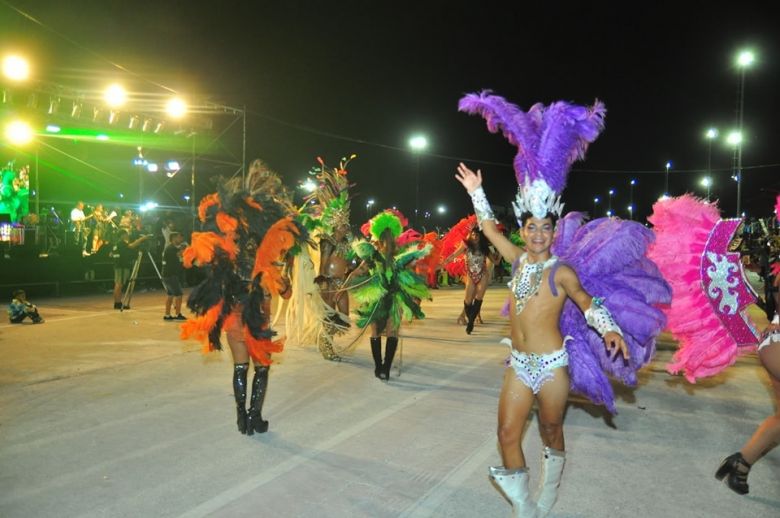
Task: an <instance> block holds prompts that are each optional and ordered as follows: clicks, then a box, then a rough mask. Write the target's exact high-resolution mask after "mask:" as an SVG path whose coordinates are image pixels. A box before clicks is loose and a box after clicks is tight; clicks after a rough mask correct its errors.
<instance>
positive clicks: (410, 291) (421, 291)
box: [348, 211, 431, 380]
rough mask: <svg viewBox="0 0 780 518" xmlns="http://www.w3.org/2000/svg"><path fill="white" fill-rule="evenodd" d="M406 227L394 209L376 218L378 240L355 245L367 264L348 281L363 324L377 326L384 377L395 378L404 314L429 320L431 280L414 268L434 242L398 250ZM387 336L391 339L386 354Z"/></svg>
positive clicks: (375, 352) (375, 341)
mask: <svg viewBox="0 0 780 518" xmlns="http://www.w3.org/2000/svg"><path fill="white" fill-rule="evenodd" d="M402 230H403V227H402V225H401V220H400V219H399V218H398V216H396V215H395V214H393V213H391V212H389V211H385V212H382V213H380V214H378V215H377V216H375V217H374V218H372V219H371V220H370V221H369V232H370V235H371V236H372V238H373V241H371V242H369V241H362V240H361V241H358V242H357V243H355V244H354V246H353V248H354V250H355V253H356V254H357V256H358V258H360V259H361V260H362V261H363V262H362V263H361V265H360V266H359V267H358V268H357V269H356V270H355V272H354V274H355V275H356V277H355V278H354V279H351V280H350V282H348V286H350V287H351V289H352V290H353V291H352V294H353V296H354V298H355V301H357V303H358V304H360V307H358V308H357V309H356V310H355V311H356V313H357V314H358V320H357V326H358V327H360V328H365V327H366V326H370V327H371V355H372V356H373V358H374V376H376V377H377V378H379V379H383V380H387V379H389V378H390V367H391V366H392V364H393V358H394V356H395V351H396V348H397V347H398V330H399V328H400V327H401V319H402V317H403V318H406V319H407V320H412V318H418V319H423V318H425V314H424V313H423V312H422V310H421V309H420V304H419V303H418V302H417V301H418V300H420V299H423V298H425V299H427V298H430V294H429V292H428V288H427V286H426V285H425V280H424V279H422V278H420V277H419V276H418V275H416V274H415V273H414V272H412V271H411V269H410V267H411V266H412V263H413V262H414V261H416V260H417V259H419V258H421V257H424V256H425V255H427V254H428V253H429V251H430V249H431V246H430V245H425V246H424V247H422V248H418V244H417V243H416V242H415V243H411V244H410V245H409V246H408V247H407V248H406V249H402V250H401V251H400V252H398V251H397V250H396V239H397V238H398V236H400V235H401V232H402ZM350 277H351V276H350ZM382 334H384V335H385V336H386V337H387V342H386V348H385V355H384V358H383V357H382Z"/></svg>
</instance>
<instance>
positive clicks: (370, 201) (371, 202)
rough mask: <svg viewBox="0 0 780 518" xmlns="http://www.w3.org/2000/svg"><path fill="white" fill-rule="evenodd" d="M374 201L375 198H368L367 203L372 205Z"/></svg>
mask: <svg viewBox="0 0 780 518" xmlns="http://www.w3.org/2000/svg"><path fill="white" fill-rule="evenodd" d="M374 203H375V201H374V199H373V198H371V199H370V200H368V201H367V202H366V205H369V206H370V205H373V204H374Z"/></svg>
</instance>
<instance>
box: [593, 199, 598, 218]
mask: <svg viewBox="0 0 780 518" xmlns="http://www.w3.org/2000/svg"><path fill="white" fill-rule="evenodd" d="M598 204H599V197H598V196H596V197H595V198H593V217H594V218H595V217H596V206H597V205H598Z"/></svg>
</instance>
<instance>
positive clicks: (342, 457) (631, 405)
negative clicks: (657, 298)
mask: <svg viewBox="0 0 780 518" xmlns="http://www.w3.org/2000/svg"><path fill="white" fill-rule="evenodd" d="M506 293H507V292H506V289H502V288H500V287H496V288H491V290H490V291H489V292H488V295H487V297H486V299H485V305H484V307H483V317H484V318H485V321H486V324H485V325H482V326H480V325H477V327H476V330H475V332H474V334H472V335H471V336H470V337H469V336H467V335H466V334H465V332H464V331H463V328H462V327H460V326H456V325H455V324H454V321H455V317H456V316H457V313H458V312H459V311H460V308H461V307H462V302H461V295H462V293H461V291H460V290H454V289H452V290H447V289H444V290H438V291H436V292H434V297H435V301H434V303H432V304H431V303H427V304H425V305H424V310H425V311H426V313H427V314H428V315H429V318H428V319H426V320H425V321H422V322H415V323H414V324H413V325H411V326H407V327H405V328H403V331H402V334H403V340H402V346H403V358H402V365H401V372H400V377H399V371H398V370H397V369H394V372H393V375H392V377H391V381H390V382H389V383H386V382H380V381H378V380H377V379H376V378H374V376H373V363H372V361H371V357H370V353H369V351H368V344H367V342H368V339H367V337H366V336H364V337H363V338H362V340H361V345H360V347H358V349H357V350H356V352H355V354H354V355H353V356H352V357H350V358H348V359H346V360H345V361H343V362H328V361H325V360H323V359H322V357H321V356H320V354H319V353H318V351H317V350H316V348H314V347H311V346H310V347H297V346H288V347H287V349H286V351H285V353H284V354H283V355H280V356H279V357H278V358H277V360H278V363H277V364H276V365H274V367H272V370H271V380H270V384H269V393H268V398H267V400H266V405H265V412H264V416H265V417H266V418H267V419H269V420H270V422H271V427H270V431H269V432H268V433H267V434H263V435H255V436H253V437H246V436H243V435H240V434H239V433H238V432H237V431H236V428H235V410H234V403H233V401H232V389H231V375H232V374H231V373H232V362H231V360H230V355H229V354H228V353H217V354H212V355H209V356H202V355H201V354H200V346H199V345H198V344H196V343H194V342H187V343H185V342H181V341H179V340H178V337H177V335H178V333H177V329H176V327H177V326H176V325H175V324H173V323H169V322H163V321H162V318H161V317H162V301H163V297H162V295H161V294H159V293H148V294H144V293H142V294H136V296H135V298H134V301H133V309H131V310H129V311H126V312H122V313H120V312H117V311H113V310H111V309H108V308H110V306H111V301H110V295H106V296H103V297H84V298H67V299H52V300H48V301H40V303H39V306H40V308H41V313H42V314H43V316H44V317H45V318H46V319H47V322H46V323H45V324H43V325H40V326H32V325H24V326H11V325H10V324H0V350H2V353H3V354H2V359H3V360H2V362H0V363H1V365H0V516H3V517H16V516H35V517H46V516H57V517H60V516H89V517H92V516H95V517H97V516H111V517H124V516H127V517H130V516H133V517H137V516H186V517H200V516H231V517H232V516H255V517H256V516H263V517H265V516H268V517H272V516H274V517H275V516H282V517H287V516H294V517H310V516H316V517H318V518H322V517H363V516H366V517H368V516H371V517H374V516H376V517H385V516H387V517H390V516H404V517H424V516H453V517H477V516H509V515H510V507H509V504H508V503H506V502H505V501H504V500H503V499H502V498H501V496H500V495H499V493H498V492H497V491H496V490H495V489H494V488H493V486H491V484H490V483H489V482H488V479H487V467H488V466H489V465H495V464H500V457H499V455H498V452H497V448H496V439H495V423H496V405H497V397H498V390H499V387H500V382H501V376H502V372H503V359H504V358H505V356H506V348H505V347H504V346H501V345H499V344H498V340H499V339H500V338H501V337H502V336H504V335H505V334H506V333H507V328H508V326H507V324H506V322H505V321H504V320H503V319H501V318H500V317H498V310H499V308H500V306H501V304H502V302H503V299H504V297H505V296H506ZM35 302H39V301H35ZM666 345H671V344H668V343H667V344H666ZM670 356H671V350H670V347H664V348H663V350H661V351H659V354H658V356H657V358H656V361H655V362H654V363H653V364H651V365H650V366H649V367H648V368H646V369H645V370H644V371H643V372H642V374H641V381H640V386H639V388H638V389H637V390H629V389H620V390H619V394H620V398H619V402H618V410H619V414H618V415H617V416H616V417H615V418H614V419H610V418H608V417H607V416H606V415H605V414H604V413H603V412H602V410H601V409H600V408H597V407H593V406H592V405H589V404H587V403H586V402H584V401H583V400H581V399H578V398H575V397H573V398H572V400H571V405H570V408H569V410H568V413H567V417H566V422H565V433H566V442H567V450H568V459H567V465H566V470H565V472H564V478H563V483H562V487H561V492H560V497H559V501H558V504H557V505H556V508H555V509H554V512H553V514H552V515H553V516H556V517H600V516H617V517H622V516H631V517H634V516H637V515H642V516H644V517H667V516H674V517H702V516H724V517H726V516H728V517H732V516H733V517H775V516H780V482H778V474H780V449H775V450H774V451H772V452H771V453H770V454H769V455H767V456H766V457H765V458H764V459H763V460H761V461H760V462H758V463H757V464H756V465H755V467H754V468H753V470H752V472H751V474H750V479H749V482H750V486H751V493H750V495H749V496H747V497H740V496H738V495H736V494H734V493H732V492H731V491H729V490H728V489H727V488H726V487H725V486H724V485H723V484H721V483H718V482H717V481H715V480H714V478H713V472H714V470H715V468H716V467H717V465H718V463H719V462H720V460H721V459H722V458H723V457H725V456H726V455H728V454H730V453H732V452H733V451H735V450H737V449H738V448H739V446H741V444H742V443H743V442H744V440H745V439H746V438H747V437H748V436H749V435H750V434H751V433H752V431H753V430H754V428H755V426H756V425H757V424H758V423H759V422H760V421H761V420H762V419H763V418H764V417H766V416H767V415H769V414H770V413H772V412H773V402H772V399H771V396H770V394H769V392H768V382H767V379H766V375H765V373H764V372H763V370H762V369H760V368H759V367H758V363H757V360H756V358H755V356H748V357H745V358H742V359H740V360H739V362H738V363H737V365H736V366H734V367H731V368H730V369H728V370H727V371H726V372H725V373H723V374H722V375H720V376H718V377H716V378H712V379H709V380H705V381H703V382H700V383H699V384H697V385H695V386H692V385H689V384H688V383H686V382H685V381H684V380H683V379H682V378H678V377H672V376H669V375H668V374H666V372H665V371H664V370H663V365H664V364H665V363H666V362H667V361H668V360H669V358H670ZM397 363H400V362H397ZM537 430H538V429H537V423H536V419H535V418H534V419H533V420H532V421H531V422H530V423H529V427H528V431H527V433H526V436H525V439H524V448H525V451H526V455H527V457H528V459H529V466H530V469H531V473H532V475H531V476H532V483H535V482H536V480H537V476H538V464H539V460H538V456H539V451H540V449H541V447H540V440H539V435H538V432H537Z"/></svg>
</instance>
